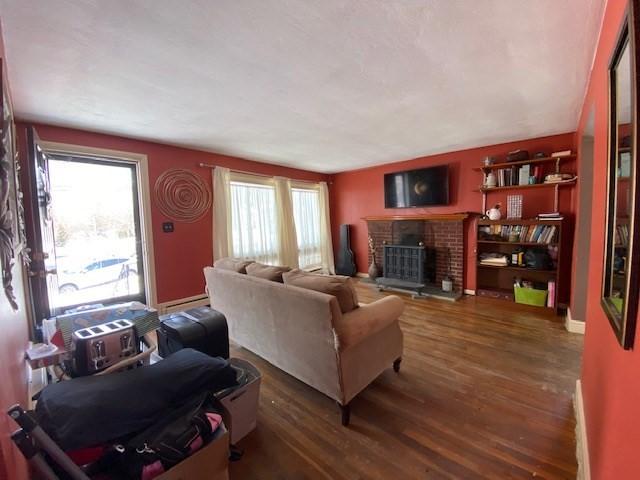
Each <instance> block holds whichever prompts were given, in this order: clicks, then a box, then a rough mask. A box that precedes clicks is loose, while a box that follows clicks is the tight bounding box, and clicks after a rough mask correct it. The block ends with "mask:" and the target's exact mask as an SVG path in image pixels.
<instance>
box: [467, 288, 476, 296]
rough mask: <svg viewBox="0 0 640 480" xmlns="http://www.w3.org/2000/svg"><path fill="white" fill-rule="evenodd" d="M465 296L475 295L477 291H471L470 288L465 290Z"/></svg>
mask: <svg viewBox="0 0 640 480" xmlns="http://www.w3.org/2000/svg"><path fill="white" fill-rule="evenodd" d="M464 294H465V295H475V294H476V291H475V290H469V289H468V288H465V289H464Z"/></svg>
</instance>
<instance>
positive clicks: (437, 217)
mask: <svg viewBox="0 0 640 480" xmlns="http://www.w3.org/2000/svg"><path fill="white" fill-rule="evenodd" d="M468 217H469V214H468V213H442V214H438V213H424V214H420V215H378V216H371V217H362V219H361V220H365V221H367V222H388V221H394V222H397V221H402V220H407V221H409V220H413V221H416V220H424V221H427V222H428V221H432V222H460V221H462V220H464V219H465V218H468Z"/></svg>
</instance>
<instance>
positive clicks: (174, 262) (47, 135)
mask: <svg viewBox="0 0 640 480" xmlns="http://www.w3.org/2000/svg"><path fill="white" fill-rule="evenodd" d="M19 127H20V128H19V134H21V136H22V137H23V138H24V129H25V125H24V124H20V125H19ZM35 127H36V130H37V131H38V134H39V135H40V138H41V139H42V140H43V141H50V142H60V143H69V144H74V145H82V146H87V147H94V148H106V149H111V150H120V151H125V152H133V153H142V154H145V155H147V158H148V162H149V184H150V187H151V192H153V185H154V183H155V181H156V179H157V178H158V176H159V175H160V174H161V173H162V172H164V171H165V170H167V169H169V168H185V169H188V170H191V171H193V172H195V173H197V174H198V175H200V176H202V178H203V179H204V180H205V181H206V182H207V183H208V184H209V185H210V186H211V170H210V169H208V168H201V167H198V164H199V163H200V162H204V163H209V164H212V165H220V166H223V167H229V168H233V169H238V170H245V171H251V172H255V173H263V174H268V175H281V176H285V177H289V178H295V179H299V180H312V181H326V180H328V176H326V175H322V174H319V173H313V172H307V171H304V170H297V169H292V168H286V167H279V166H276V165H267V164H265V163H259V162H253V161H249V160H244V159H241V158H236V157H229V156H226V155H218V154H215V153H206V152H201V151H197V150H190V149H186V148H179V147H172V146H168V145H162V144H158V143H152V142H146V141H141V140H132V139H129V138H123V137H116V136H112V135H104V134H99V133H91V132H86V131H81V130H74V129H70V128H61V127H53V126H49V125H35ZM87 180H89V181H90V180H96V179H87ZM151 220H152V228H153V247H154V254H155V268H156V284H157V292H158V302H167V301H170V300H176V299H180V298H186V297H190V296H193V295H200V294H202V293H203V292H204V277H203V274H202V268H203V267H205V266H207V265H211V263H212V258H213V247H212V238H213V237H212V235H213V234H212V228H213V227H212V223H213V222H212V219H211V213H208V214H207V215H205V216H204V217H203V218H202V219H201V220H199V221H197V222H195V223H181V222H174V225H175V231H174V232H173V233H163V232H162V222H164V221H167V220H169V219H167V218H166V217H165V216H164V215H162V213H161V212H160V210H159V209H158V208H157V207H156V205H155V199H154V197H153V193H151Z"/></svg>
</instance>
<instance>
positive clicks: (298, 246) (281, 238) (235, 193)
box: [213, 167, 335, 274]
mask: <svg viewBox="0 0 640 480" xmlns="http://www.w3.org/2000/svg"><path fill="white" fill-rule="evenodd" d="M213 187H214V237H213V238H214V258H216V259H218V258H223V257H238V258H250V259H253V260H256V261H258V262H261V263H266V264H271V265H286V266H289V267H292V268H297V267H300V268H313V267H321V268H322V269H323V270H324V271H325V272H326V273H331V274H333V273H335V266H334V260H333V245H332V242H331V220H330V215H329V191H328V188H327V184H326V183H325V182H321V183H319V184H306V183H298V184H296V186H295V187H293V186H292V182H291V180H289V179H287V178H283V177H275V178H264V177H256V176H252V175H247V174H240V173H235V172H233V173H231V172H230V171H229V169H227V168H221V167H216V168H215V170H214V174H213Z"/></svg>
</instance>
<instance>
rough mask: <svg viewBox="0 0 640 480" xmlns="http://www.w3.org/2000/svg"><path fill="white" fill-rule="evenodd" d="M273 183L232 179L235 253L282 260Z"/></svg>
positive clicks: (266, 260)
mask: <svg viewBox="0 0 640 480" xmlns="http://www.w3.org/2000/svg"><path fill="white" fill-rule="evenodd" d="M277 217H278V214H277V209H276V194H275V189H274V187H273V185H261V184H253V183H244V182H236V181H232V182H231V229H232V234H231V237H232V240H233V242H232V245H233V248H232V254H233V256H234V257H238V258H250V259H252V260H256V261H258V262H260V263H266V264H269V265H275V264H278V263H279V261H280V259H279V256H280V248H279V241H278V240H279V236H278V218H277Z"/></svg>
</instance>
